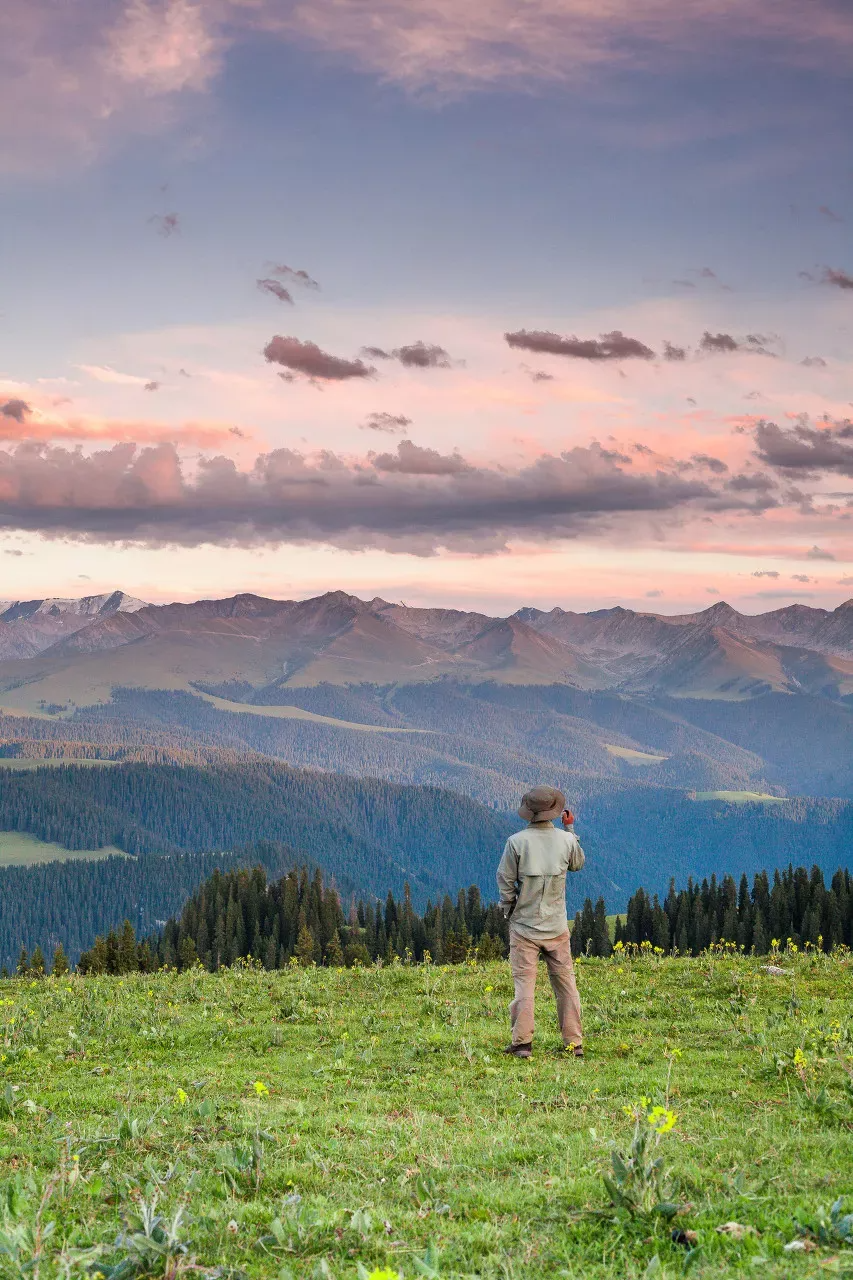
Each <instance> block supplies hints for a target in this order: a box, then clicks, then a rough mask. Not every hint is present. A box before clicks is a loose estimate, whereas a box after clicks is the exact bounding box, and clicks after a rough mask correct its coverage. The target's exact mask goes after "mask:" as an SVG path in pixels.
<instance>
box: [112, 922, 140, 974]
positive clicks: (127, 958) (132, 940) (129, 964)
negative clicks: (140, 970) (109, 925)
mask: <svg viewBox="0 0 853 1280" xmlns="http://www.w3.org/2000/svg"><path fill="white" fill-rule="evenodd" d="M116 952H117V954H116V968H115V972H116V973H133V972H134V970H135V969H136V968H137V963H136V933H135V931H134V928H133V925H132V924H131V923H130V921H129V920H125V922H124V924H123V925H122V927H121V932H120V933H119V936H118V947H117V949H116Z"/></svg>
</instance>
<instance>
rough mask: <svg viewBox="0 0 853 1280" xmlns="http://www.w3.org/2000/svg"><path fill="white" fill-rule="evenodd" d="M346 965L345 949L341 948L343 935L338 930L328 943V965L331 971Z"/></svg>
mask: <svg viewBox="0 0 853 1280" xmlns="http://www.w3.org/2000/svg"><path fill="white" fill-rule="evenodd" d="M343 963H344V949H343V947H342V946H341V935H340V934H339V933H338V931H337V929H336V930H335V932H334V933H333V934H332V936H331V938H330V940H329V941H328V942H327V943H326V964H327V965H329V967H330V968H331V969H340V968H342V967H343Z"/></svg>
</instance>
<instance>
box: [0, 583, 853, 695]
mask: <svg viewBox="0 0 853 1280" xmlns="http://www.w3.org/2000/svg"><path fill="white" fill-rule="evenodd" d="M0 606H2V612H0V691H2V692H0V705H2V707H4V708H6V709H8V710H14V711H19V712H26V713H29V714H33V713H36V714H38V713H39V712H40V711H41V712H43V711H44V709H45V707H59V708H61V707H68V706H72V705H73V706H76V707H83V706H87V705H97V704H99V703H100V704H102V703H104V702H108V701H109V700H110V698H111V696H112V691H113V690H114V689H117V688H145V689H169V690H185V691H194V692H201V693H202V694H204V695H207V696H213V697H221V698H225V699H226V700H232V701H235V702H240V703H249V704H262V705H267V706H274V705H276V703H280V704H281V705H285V706H286V705H289V700H290V698H289V691H291V690H294V689H299V688H308V687H313V686H318V685H323V684H332V685H338V686H352V685H359V684H363V683H381V684H383V685H387V684H389V683H392V682H393V683H398V684H400V683H402V684H420V683H424V682H426V681H433V680H435V679H437V678H439V677H444V678H450V679H453V680H455V681H459V682H463V683H478V682H483V681H489V682H497V683H500V684H513V685H542V684H547V685H550V684H561V685H565V686H568V687H570V688H574V689H579V690H588V691H594V690H599V691H601V690H613V691H617V692H619V693H621V694H625V695H627V696H643V695H667V696H672V697H680V698H684V697H688V698H705V699H707V698H711V699H720V700H725V701H733V700H744V699H750V698H755V697H758V696H761V695H763V694H768V693H785V694H808V695H813V696H818V697H821V698H829V699H846V698H847V697H850V696H851V695H853V600H847V601H846V602H844V603H843V604H841V605H839V606H838V608H836V609H834V610H827V609H817V608H812V607H810V606H806V605H800V604H795V605H790V606H788V607H786V608H782V609H776V610H773V611H772V612H769V613H764V614H759V615H755V616H750V615H746V614H742V613H739V612H738V611H737V610H735V609H733V608H732V607H731V606H730V605H728V604H726V603H725V602H723V601H720V602H719V603H717V604H714V605H712V606H711V607H710V608H708V609H705V610H703V611H701V612H699V613H693V614H683V615H675V616H666V615H663V614H655V613H640V612H635V611H633V610H630V609H624V608H621V607H617V608H613V609H600V610H596V611H594V612H591V613H578V612H573V611H569V610H564V609H562V608H554V609H552V610H551V611H550V612H544V611H542V610H539V609H531V608H525V609H520V610H519V611H518V612H517V613H515V614H513V615H512V616H510V617H489V616H488V615H486V614H482V613H477V612H467V611H462V610H454V609H440V608H411V607H409V606H407V605H405V604H395V603H390V602H388V601H386V600H382V599H379V598H376V599H373V600H370V601H363V600H360V599H358V598H357V597H355V596H352V595H348V594H346V593H344V592H341V591H334V592H330V593H327V594H325V595H321V596H318V597H315V598H313V599H310V600H299V601H296V600H270V599H265V598H263V597H260V596H255V595H238V596H234V597H231V598H228V599H223V600H199V601H196V602H194V603H190V604H167V605H147V604H145V603H144V602H143V601H140V600H137V599H135V598H133V597H131V596H128V595H126V594H125V593H124V592H121V591H115V592H112V593H111V594H108V595H101V596H90V597H85V598H84V599H82V600H70V599H69V600H64V599H49V600H35V601H28V602H20V601H18V602H10V601H2V602H0Z"/></svg>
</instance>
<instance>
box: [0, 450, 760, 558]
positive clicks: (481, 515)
mask: <svg viewBox="0 0 853 1280" xmlns="http://www.w3.org/2000/svg"><path fill="white" fill-rule="evenodd" d="M0 495H2V498H0V528H2V529H10V530H11V529H16V530H22V531H38V532H40V533H42V534H44V535H46V536H57V537H66V536H67V537H76V538H79V539H83V540H85V541H90V542H119V543H121V542H136V543H145V544H148V545H158V546H165V545H183V546H195V545H200V544H204V543H215V544H219V545H241V546H252V545H264V544H265V545H276V544H280V543H305V542H315V541H323V542H328V543H331V544H333V545H336V546H342V547H349V548H359V547H375V548H387V549H389V550H398V551H408V552H411V553H414V554H424V555H428V554H433V553H434V552H435V551H436V550H438V549H439V548H441V547H443V546H452V547H454V548H457V549H462V550H464V549H469V550H474V551H477V552H489V551H497V550H500V549H501V548H503V547H505V546H506V544H507V541H508V540H509V539H512V538H515V537H522V536H529V537H538V538H545V539H553V538H563V537H571V536H574V535H577V534H579V533H581V532H582V531H583V532H586V533H588V534H590V535H592V534H596V533H606V532H608V531H612V530H617V529H618V530H621V532H620V533H619V536H620V537H624V536H625V531H624V527H623V522H624V521H629V522H630V527H631V528H632V529H636V522H637V520H638V519H642V518H643V517H654V520H655V522H656V527H658V525H659V521H660V519H661V518H662V517H664V516H666V517H668V518H669V520H670V521H673V522H676V523H677V522H679V521H680V520H682V519H683V518H684V517H685V516H686V515H687V514H688V513H689V512H692V511H696V510H697V509H698V510H700V511H701V510H703V509H705V510H714V511H718V510H721V509H726V510H742V509H745V507H746V505H747V504H745V503H744V502H743V500H741V499H740V498H738V497H736V496H734V495H727V494H726V493H725V492H724V490H722V489H720V488H718V487H715V486H714V483H713V482H710V481H709V482H706V481H703V480H699V479H696V478H694V477H689V476H684V475H679V474H677V473H676V471H675V470H674V464H673V465H672V466H671V467H670V469H667V467H666V466H665V465H662V466H661V467H660V468H658V469H657V470H656V471H654V472H653V473H651V474H645V475H642V474H635V473H634V470H633V469H632V468H630V467H627V466H625V465H624V464H623V463H621V462H620V461H619V460H618V457H617V456H616V455H614V453H613V452H612V451H607V450H603V449H602V448H601V446H600V445H597V444H592V445H589V446H586V447H580V446H578V447H575V448H573V449H569V450H566V451H565V452H563V453H560V454H558V455H544V456H542V457H539V458H537V459H536V460H535V461H534V462H532V463H530V464H528V465H526V466H523V467H520V468H518V469H516V470H512V469H510V468H509V467H499V466H485V467H484V466H478V465H475V464H473V463H471V462H470V461H468V460H467V459H466V458H464V457H463V456H462V455H461V454H459V453H458V452H456V453H449V454H441V453H439V452H438V451H437V450H431V449H421V448H419V447H418V446H417V445H414V444H413V443H412V442H411V441H402V442H401V443H400V445H399V446H398V447H397V449H396V451H395V452H393V453H392V452H389V453H387V454H382V455H378V456H374V457H372V458H367V459H365V460H363V461H357V462H353V461H352V460H351V459H347V458H344V457H340V456H338V455H336V454H333V453H330V452H322V453H319V454H317V455H314V456H311V457H306V456H305V455H303V454H300V453H299V452H297V451H295V450H291V449H275V450H273V451H271V452H269V453H266V454H262V455H260V456H259V457H257V458H256V460H255V462H254V465H253V466H252V467H251V468H250V469H249V470H248V471H241V470H240V469H239V468H238V466H237V464H236V463H235V462H234V461H233V460H232V459H230V458H226V457H222V456H219V457H202V458H201V459H199V460H197V461H195V462H194V463H193V464H190V463H187V462H186V461H182V459H181V457H180V455H179V454H178V452H177V450H176V449H175V448H174V447H173V446H172V445H157V446H149V447H145V448H138V447H136V446H134V445H132V444H120V445H116V446H115V447H113V448H111V449H105V450H100V451H96V452H94V453H91V454H85V453H83V452H82V451H80V450H76V449H65V448H62V447H48V446H46V445H43V444H34V443H32V442H27V443H23V444H20V445H18V446H16V447H15V448H14V449H11V450H8V451H7V450H2V449H0Z"/></svg>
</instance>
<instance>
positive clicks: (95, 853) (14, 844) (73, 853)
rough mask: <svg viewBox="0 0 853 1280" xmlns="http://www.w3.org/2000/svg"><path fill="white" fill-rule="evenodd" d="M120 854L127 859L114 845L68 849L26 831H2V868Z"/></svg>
mask: <svg viewBox="0 0 853 1280" xmlns="http://www.w3.org/2000/svg"><path fill="white" fill-rule="evenodd" d="M114 854H118V855H119V856H120V857H122V858H126V857H127V854H126V853H125V852H124V850H123V849H116V848H114V847H113V846H112V845H109V846H107V847H106V848H104V849H66V848H64V846H63V845H61V844H50V843H49V842H48V841H46V840H39V839H38V837H37V836H31V835H27V833H26V832H25V831H0V867H27V866H31V865H32V864H34V863H36V862H68V861H70V860H71V859H72V858H82V859H84V860H85V861H90V860H96V859H99V858H110V857H112V856H113V855H114Z"/></svg>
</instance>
